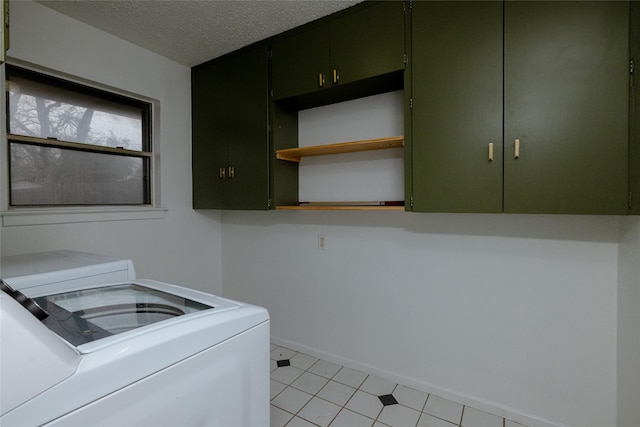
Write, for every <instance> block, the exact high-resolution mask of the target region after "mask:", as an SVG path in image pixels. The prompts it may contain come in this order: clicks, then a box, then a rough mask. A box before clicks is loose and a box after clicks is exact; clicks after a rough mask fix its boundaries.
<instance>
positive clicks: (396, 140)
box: [276, 135, 404, 163]
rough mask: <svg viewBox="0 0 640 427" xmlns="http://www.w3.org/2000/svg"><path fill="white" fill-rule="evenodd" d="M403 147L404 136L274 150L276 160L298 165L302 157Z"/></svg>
mask: <svg viewBox="0 0 640 427" xmlns="http://www.w3.org/2000/svg"><path fill="white" fill-rule="evenodd" d="M401 147H404V136H403V135H401V136H393V137H389V138H378V139H367V140H362V141H351V142H339V143H337V144H326V145H313V146H310V147H298V148H285V149H282V150H276V159H280V160H287V161H289V162H296V163H300V159H301V158H302V157H309V156H324V155H328V154H341V153H355V152H358V151H372V150H386V149H389V148H401Z"/></svg>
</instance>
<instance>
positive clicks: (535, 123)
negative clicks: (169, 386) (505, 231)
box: [504, 2, 629, 214]
mask: <svg viewBox="0 0 640 427" xmlns="http://www.w3.org/2000/svg"><path fill="white" fill-rule="evenodd" d="M628 10H629V5H628V3H626V2H506V3H505V20H504V21H505V31H504V32H505V36H504V37H505V41H504V43H505V64H504V73H505V162H504V210H505V212H510V213H562V214H626V213H627V195H628V182H627V181H628V126H629V125H628V117H629V116H628V90H629V89H628V84H629V77H628V70H629V65H628V37H629V35H628V34H629V33H628V28H629V27H628V25H629V23H628V19H629V18H628ZM516 138H518V139H520V141H521V153H520V159H518V160H515V159H513V143H514V140H515V139H516Z"/></svg>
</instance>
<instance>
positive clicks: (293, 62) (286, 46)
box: [271, 23, 330, 100]
mask: <svg viewBox="0 0 640 427" xmlns="http://www.w3.org/2000/svg"><path fill="white" fill-rule="evenodd" d="M272 51H273V59H272V63H271V64H272V65H271V66H272V76H271V82H272V83H271V84H272V90H273V99H274V100H278V99H283V98H289V97H292V96H298V95H304V94H308V93H312V92H315V91H317V90H320V89H322V88H324V87H329V84H330V80H329V76H328V72H329V27H328V25H326V23H325V24H322V25H316V26H312V27H309V28H306V29H305V30H303V31H300V32H298V33H295V34H293V35H289V36H286V37H285V38H282V39H278V40H276V41H274V42H273V45H272ZM323 81H324V83H323Z"/></svg>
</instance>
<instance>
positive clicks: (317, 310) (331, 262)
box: [222, 211, 618, 427]
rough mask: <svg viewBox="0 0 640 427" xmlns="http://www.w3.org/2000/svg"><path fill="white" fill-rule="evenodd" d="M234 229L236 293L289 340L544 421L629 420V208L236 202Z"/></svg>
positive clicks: (230, 271)
mask: <svg viewBox="0 0 640 427" xmlns="http://www.w3.org/2000/svg"><path fill="white" fill-rule="evenodd" d="M318 234H324V235H325V236H326V249H325V250H319V249H317V235H318ZM222 239H223V252H222V266H223V295H225V296H228V297H232V298H237V299H241V300H247V301H250V302H253V303H256V304H259V305H263V306H265V307H267V308H268V309H269V311H270V313H271V319H272V324H271V325H272V336H273V337H274V339H276V340H277V341H279V342H281V343H284V344H288V345H292V346H294V347H296V348H299V349H301V350H304V351H308V352H310V353H313V354H316V355H320V356H323V357H325V358H327V359H329V360H334V361H336V362H341V363H344V364H346V365H349V366H354V367H357V368H360V369H365V370H367V371H369V372H373V373H378V374H379V375H382V376H385V377H387V378H390V379H394V380H397V381H402V382H404V383H406V384H408V385H413V386H414V387H417V388H420V389H423V390H426V391H431V392H434V393H437V394H440V395H442V396H445V397H449V398H452V399H454V400H459V401H462V402H463V403H468V404H471V405H473V406H476V407H480V408H481V409H487V410H490V411H491V412H497V413H499V414H501V415H509V416H511V417H512V418H514V419H516V420H520V421H523V422H527V423H530V424H531V425H549V424H547V423H546V422H545V421H544V420H547V421H548V422H549V423H554V424H557V425H569V426H576V427H578V426H579V427H587V426H593V427H605V426H613V425H614V423H615V411H616V401H615V394H616V304H617V299H616V274H617V258H616V257H617V240H618V218H616V217H573V216H542V215H538V216H533V215H439V214H412V213H404V212H384V213H383V212H369V213H362V212H285V211H276V212H269V213H268V214H265V213H252V212H225V213H224V214H223V232H222Z"/></svg>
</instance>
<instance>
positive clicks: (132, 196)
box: [6, 65, 151, 207]
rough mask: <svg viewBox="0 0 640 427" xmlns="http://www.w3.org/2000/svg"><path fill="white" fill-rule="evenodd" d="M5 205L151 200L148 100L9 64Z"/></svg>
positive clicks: (108, 203)
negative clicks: (7, 197) (7, 187)
mask: <svg viewBox="0 0 640 427" xmlns="http://www.w3.org/2000/svg"><path fill="white" fill-rule="evenodd" d="M6 80H7V82H6V83H7V142H8V144H7V145H8V150H9V155H8V159H9V175H10V176H9V186H10V188H9V206H12V207H36V206H96V205H150V204H151V179H150V178H151V131H150V129H151V123H150V122H151V104H149V103H146V102H142V101H140V100H136V99H132V98H129V97H125V96H122V95H119V94H114V93H110V92H106V91H103V90H99V89H95V88H92V87H88V86H84V85H80V84H78V83H73V82H69V81H66V80H62V79H59V78H56V77H51V76H46V75H43V74H40V73H36V72H33V71H29V70H25V69H22V68H18V67H15V66H9V65H7V67H6Z"/></svg>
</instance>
